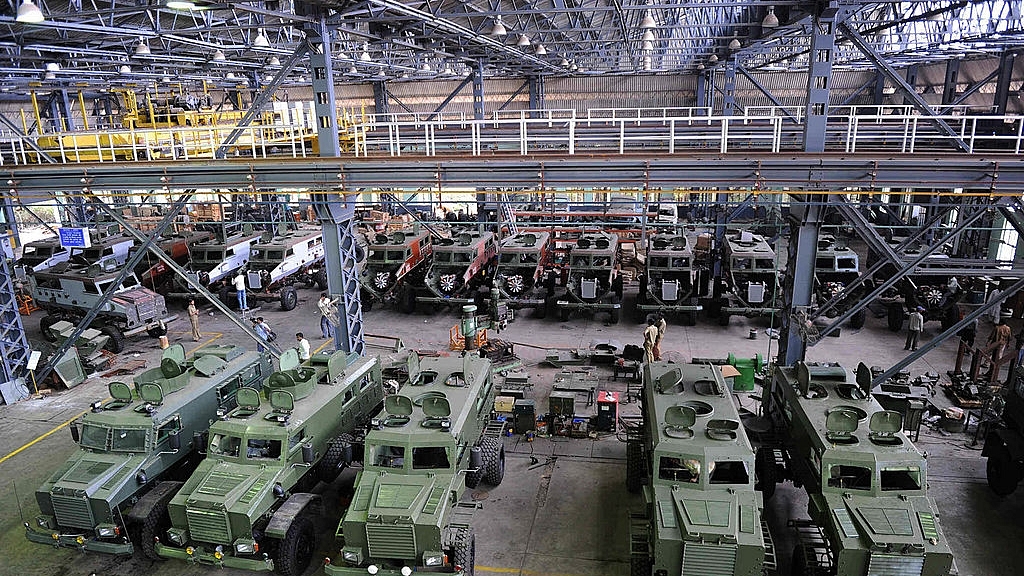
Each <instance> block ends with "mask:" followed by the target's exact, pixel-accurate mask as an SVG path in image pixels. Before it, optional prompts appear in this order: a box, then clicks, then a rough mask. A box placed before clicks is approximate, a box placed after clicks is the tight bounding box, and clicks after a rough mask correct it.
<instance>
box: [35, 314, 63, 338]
mask: <svg viewBox="0 0 1024 576" xmlns="http://www.w3.org/2000/svg"><path fill="white" fill-rule="evenodd" d="M60 320H61V319H60V318H58V317H56V316H50V315H46V316H43V317H42V319H40V320H39V330H41V331H42V332H43V339H44V340H46V341H47V342H56V341H57V338H55V337H54V336H53V335H52V334H50V327H51V326H53V325H54V324H56V323H57V322H60Z"/></svg>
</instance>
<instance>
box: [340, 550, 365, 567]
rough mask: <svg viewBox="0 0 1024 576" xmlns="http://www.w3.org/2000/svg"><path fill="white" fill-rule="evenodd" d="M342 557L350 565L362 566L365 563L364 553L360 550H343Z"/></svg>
mask: <svg viewBox="0 0 1024 576" xmlns="http://www.w3.org/2000/svg"><path fill="white" fill-rule="evenodd" d="M341 557H342V559H343V560H345V562H348V563H350V564H360V563H361V562H362V561H363V551H362V550H361V549H360V548H342V549H341Z"/></svg>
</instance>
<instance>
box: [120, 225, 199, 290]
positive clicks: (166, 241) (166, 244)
mask: <svg viewBox="0 0 1024 576" xmlns="http://www.w3.org/2000/svg"><path fill="white" fill-rule="evenodd" d="M212 239H213V234H212V233H210V232H206V231H200V232H183V233H180V234H168V235H164V236H162V237H161V238H160V240H158V241H157V247H158V248H160V250H162V251H163V253H164V254H166V255H167V256H169V257H170V258H171V260H174V261H175V262H177V263H178V264H180V265H182V266H184V265H187V264H188V263H189V260H190V258H191V252H192V247H193V246H195V245H196V244H202V243H206V242H209V241H210V240H212ZM133 250H135V248H133ZM173 274H174V271H173V270H171V267H170V266H168V265H167V264H165V263H164V262H163V261H162V260H160V259H159V258H157V257H156V256H155V255H153V254H147V255H146V256H144V257H143V258H142V260H140V261H139V263H138V265H136V266H135V275H136V276H138V278H139V280H140V281H141V282H142V285H143V286H145V287H147V288H152V289H153V290H156V291H158V292H167V291H169V290H170V282H169V280H170V279H171V278H172V275H173Z"/></svg>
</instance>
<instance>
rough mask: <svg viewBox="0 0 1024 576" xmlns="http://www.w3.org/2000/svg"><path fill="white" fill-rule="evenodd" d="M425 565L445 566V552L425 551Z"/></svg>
mask: <svg viewBox="0 0 1024 576" xmlns="http://www.w3.org/2000/svg"><path fill="white" fill-rule="evenodd" d="M423 565H424V566H431V567H434V566H443V565H444V554H442V553H441V552H434V551H428V552H424V553H423Z"/></svg>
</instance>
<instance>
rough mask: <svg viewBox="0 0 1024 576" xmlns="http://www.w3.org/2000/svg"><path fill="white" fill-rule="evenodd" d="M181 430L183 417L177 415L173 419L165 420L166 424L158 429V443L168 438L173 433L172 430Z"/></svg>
mask: <svg viewBox="0 0 1024 576" xmlns="http://www.w3.org/2000/svg"><path fill="white" fill-rule="evenodd" d="M180 430H181V419H179V418H178V417H177V416H175V417H174V418H172V419H171V420H169V421H167V422H165V423H164V425H163V426H161V427H160V428H159V429H158V430H157V431H156V443H157V444H159V443H161V442H163V441H164V440H166V439H167V437H168V436H170V435H171V432H174V431H180Z"/></svg>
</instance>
